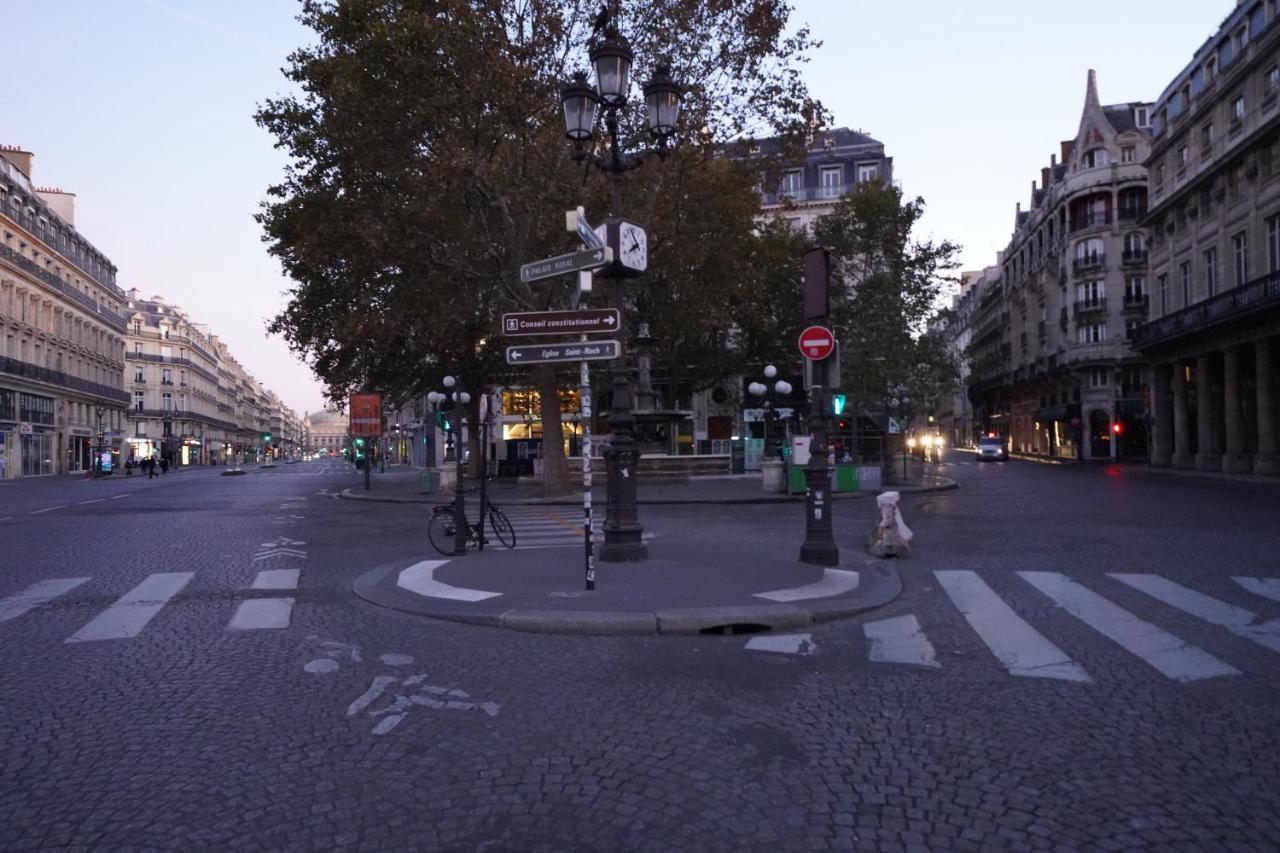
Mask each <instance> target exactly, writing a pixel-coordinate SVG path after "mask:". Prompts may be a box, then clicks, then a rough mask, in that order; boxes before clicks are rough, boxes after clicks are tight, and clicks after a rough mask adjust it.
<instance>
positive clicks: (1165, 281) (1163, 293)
mask: <svg viewBox="0 0 1280 853" xmlns="http://www.w3.org/2000/svg"><path fill="white" fill-rule="evenodd" d="M1156 289H1157V290H1159V292H1160V313H1161V314H1162V315H1164V314H1168V313H1169V276H1168V275H1167V274H1166V273H1161V274H1160V275H1158V276H1156Z"/></svg>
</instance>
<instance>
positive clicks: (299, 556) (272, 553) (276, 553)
mask: <svg viewBox="0 0 1280 853" xmlns="http://www.w3.org/2000/svg"><path fill="white" fill-rule="evenodd" d="M272 557H292V558H293V559H295V560H305V559H306V558H307V552H306V551H298V550H295V549H293V548H270V549H268V550H266V551H259V552H258V553H256V554H254V555H253V559H254V562H257V561H258V560H269V559H271V558H272Z"/></svg>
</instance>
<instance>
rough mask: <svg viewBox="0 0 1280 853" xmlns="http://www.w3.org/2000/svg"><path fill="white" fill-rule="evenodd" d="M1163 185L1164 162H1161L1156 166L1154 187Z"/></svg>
mask: <svg viewBox="0 0 1280 853" xmlns="http://www.w3.org/2000/svg"><path fill="white" fill-rule="evenodd" d="M1163 183H1164V161H1163V160H1161V161H1160V162H1159V163H1157V164H1156V186H1160V185H1161V184H1163Z"/></svg>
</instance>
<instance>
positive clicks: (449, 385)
mask: <svg viewBox="0 0 1280 853" xmlns="http://www.w3.org/2000/svg"><path fill="white" fill-rule="evenodd" d="M457 382H458V380H456V379H454V378H453V377H452V376H446V377H445V378H444V387H446V388H452V387H453V386H454V385H456V384H457Z"/></svg>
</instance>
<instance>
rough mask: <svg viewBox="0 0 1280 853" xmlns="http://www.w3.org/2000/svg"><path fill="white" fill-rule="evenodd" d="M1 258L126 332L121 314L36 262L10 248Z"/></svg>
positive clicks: (4, 249) (0, 253)
mask: <svg viewBox="0 0 1280 853" xmlns="http://www.w3.org/2000/svg"><path fill="white" fill-rule="evenodd" d="M0 258H2V259H4V260H6V261H8V262H9V263H11V264H13V265H14V266H15V267H17V268H18V269H20V270H22V271H23V272H25V273H27V274H29V275H32V276H35V277H36V278H38V279H40V281H42V282H43V283H45V284H47V285H49V286H50V287H52V288H53V289H54V290H56V291H58V292H59V293H61V294H62V295H63V296H65V297H67V298H68V299H70V300H72V301H73V302H77V303H79V304H80V306H81V307H83V308H87V309H88V310H89V311H90V312H91V313H92V314H93V315H94V316H96V317H98V318H99V319H100V320H102V321H103V322H104V323H106V324H107V325H108V326H110V327H111V328H113V329H115V330H116V331H118V332H123V331H124V330H125V324H124V318H123V317H121V316H120V315H119V314H117V313H115V312H114V311H112V310H111V309H109V308H107V307H106V306H105V305H103V304H102V303H100V302H98V301H97V300H96V299H92V298H90V297H89V296H87V295H85V294H83V293H81V292H80V291H78V290H76V289H75V288H74V287H72V286H71V285H69V284H67V283H66V282H65V281H63V280H62V279H60V278H58V276H56V275H54V274H53V273H51V272H49V271H48V270H47V269H44V268H43V267H41V266H40V265H39V264H37V263H36V262H35V261H33V260H31V259H30V258H27V257H24V256H23V255H21V254H19V253H18V252H17V250H15V249H11V248H9V247H8V246H0Z"/></svg>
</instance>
